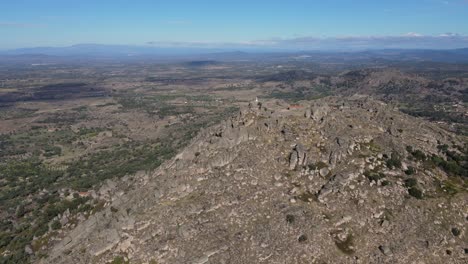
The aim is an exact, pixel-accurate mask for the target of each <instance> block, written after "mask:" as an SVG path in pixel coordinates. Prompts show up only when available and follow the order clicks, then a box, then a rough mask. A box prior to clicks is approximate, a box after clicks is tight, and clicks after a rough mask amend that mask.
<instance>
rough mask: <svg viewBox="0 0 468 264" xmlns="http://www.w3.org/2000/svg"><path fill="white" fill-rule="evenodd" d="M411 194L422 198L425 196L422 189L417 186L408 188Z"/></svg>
mask: <svg viewBox="0 0 468 264" xmlns="http://www.w3.org/2000/svg"><path fill="white" fill-rule="evenodd" d="M408 193H409V195H411V196H413V197H414V198H416V199H422V198H423V193H422V191H421V190H420V189H418V188H417V187H411V188H409V189H408Z"/></svg>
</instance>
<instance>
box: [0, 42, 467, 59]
mask: <svg viewBox="0 0 468 264" xmlns="http://www.w3.org/2000/svg"><path fill="white" fill-rule="evenodd" d="M0 59H1V60H0V63H2V62H4V63H8V62H18V63H22V62H25V63H49V62H50V63H53V62H63V61H67V60H70V59H73V61H76V60H78V61H84V60H113V59H118V60H142V59H150V60H152V59H158V60H177V59H179V60H181V59H182V60H187V59H188V60H194V59H196V60H220V61H237V60H278V59H282V60H284V59H286V60H290V59H296V60H314V61H317V62H345V61H361V60H363V61H368V60H392V61H413V62H414V61H416V62H417V61H433V62H446V63H468V48H464V49H451V50H418V49H384V50H366V51H349V52H344V51H292V50H291V51H284V50H243V51H233V50H228V49H221V48H182V47H175V48H169V47H152V46H125V45H101V44H79V45H73V46H68V47H34V48H21V49H14V50H7V51H0Z"/></svg>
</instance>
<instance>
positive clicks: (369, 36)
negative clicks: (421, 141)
mask: <svg viewBox="0 0 468 264" xmlns="http://www.w3.org/2000/svg"><path fill="white" fill-rule="evenodd" d="M466 36H468V0H445V1H444V0H405V1H402V0H391V1H387V0H327V1H313V0H308V1H306V0H289V1H275V0H269V1H264V0H237V1H229V0H218V1H213V0H187V1H181V0H170V1H169V0H168V1H158V0H153V1H149V0H133V1H125V0H112V1H108V0H0V49H11V48H18V47H35V46H68V45H73V44H79V43H100V44H124V45H128V44H130V45H156V46H207V45H209V46H223V45H224V46H275V47H296V48H308V47H311V48H314V47H316V48H320V47H326V46H330V45H332V46H333V45H335V46H336V47H341V46H346V43H348V42H347V41H349V40H352V43H354V44H353V45H355V44H356V43H358V44H357V45H358V46H359V45H362V46H363V47H364V46H366V45H368V46H370V47H372V45H374V46H376V47H377V45H383V44H386V41H387V40H391V41H392V43H394V44H392V45H394V46H398V45H399V44H398V41H399V40H400V38H401V44H400V46H402V47H406V46H408V47H413V46H414V47H419V46H421V47H425V45H428V46H435V47H436V48H437V47H438V46H440V48H447V47H450V48H451V47H461V46H467V47H468V38H467V37H466ZM442 38H445V39H443V40H441V39H442ZM375 39H377V40H378V41H377V42H378V43H377V42H376V41H375ZM414 40H417V41H414ZM363 41H364V42H363ZM374 42H375V43H374ZM298 43H300V44H298ZM336 43H340V44H339V45H338V44H336ZM382 43H383V44H382ZM465 44H466V45H465ZM314 45H315V46H314Z"/></svg>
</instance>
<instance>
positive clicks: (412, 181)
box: [405, 178, 418, 188]
mask: <svg viewBox="0 0 468 264" xmlns="http://www.w3.org/2000/svg"><path fill="white" fill-rule="evenodd" d="M417 184H418V181H417V180H416V179H414V178H409V179H406V180H405V186H406V187H407V188H412V187H415V186H416V185H417Z"/></svg>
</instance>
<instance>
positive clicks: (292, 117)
mask: <svg viewBox="0 0 468 264" xmlns="http://www.w3.org/2000/svg"><path fill="white" fill-rule="evenodd" d="M301 105H302V106H303V108H297V109H293V110H287V105H286V104H284V103H282V102H278V101H274V102H273V101H272V102H264V103H263V104H262V107H261V109H259V108H258V107H250V108H246V109H243V110H242V111H241V112H240V113H239V115H238V116H236V117H234V118H232V119H230V120H228V121H226V122H224V123H222V124H220V125H217V126H215V127H211V128H208V129H205V130H203V131H201V132H200V134H199V136H197V138H195V139H194V140H193V142H192V143H191V144H190V146H188V147H187V148H186V149H185V150H184V151H183V152H181V153H180V154H179V155H178V156H177V157H175V158H174V159H172V160H170V161H169V162H166V163H165V164H163V165H162V166H161V167H160V168H159V169H158V170H157V171H155V172H154V173H153V174H151V175H140V176H134V177H127V178H124V179H123V180H122V181H119V182H117V184H115V186H112V187H109V186H111V185H112V184H111V183H109V184H107V185H106V186H104V187H103V188H104V190H105V191H103V190H101V191H100V193H103V192H105V193H106V195H107V196H108V203H107V204H106V205H105V207H104V210H103V211H101V212H98V213H96V214H94V215H92V216H89V218H88V219H87V220H86V221H84V222H83V223H81V224H80V225H78V227H77V228H75V230H73V231H72V232H70V233H69V234H66V235H65V236H64V237H63V238H62V239H61V240H60V241H58V242H57V244H56V245H55V247H53V248H52V249H51V250H50V252H49V254H48V257H47V259H44V260H41V261H39V262H40V263H106V262H108V261H111V260H112V259H113V258H114V257H115V256H123V257H125V258H127V259H129V260H130V263H199V264H201V263H463V261H466V260H467V255H466V248H467V247H468V240H467V234H466V232H467V230H466V224H467V221H468V204H467V202H466V201H467V199H468V194H467V192H466V189H464V188H466V183H464V181H463V180H461V182H460V181H458V182H457V183H454V181H452V180H451V178H449V177H448V176H447V174H446V173H445V172H443V171H442V170H440V169H438V168H434V167H427V166H425V165H424V164H423V163H422V162H421V161H418V160H409V159H407V158H406V156H408V155H409V154H408V150H407V146H411V147H412V148H413V149H418V150H421V151H422V152H424V153H426V154H427V155H430V154H439V152H440V150H439V148H438V147H439V146H440V145H442V144H447V145H450V146H453V145H461V144H462V142H460V139H459V138H457V137H456V136H454V135H452V134H450V133H447V132H446V131H444V130H442V129H440V128H438V127H436V126H434V125H432V124H429V123H426V122H423V121H420V120H418V119H416V118H412V117H409V116H406V115H403V114H401V113H399V112H398V111H397V109H394V108H393V107H390V106H388V105H385V104H384V103H382V102H379V101H374V100H372V99H369V98H367V97H353V98H350V99H346V100H344V99H341V98H327V99H322V100H321V101H320V102H302V103H301ZM395 153H397V154H398V155H399V156H400V160H398V162H400V163H398V162H397V158H396V157H395V156H396V154H395ZM393 164H395V165H393ZM409 167H412V168H415V171H416V172H415V174H414V175H413V176H411V177H414V178H416V179H417V183H416V185H417V186H418V188H419V189H418V190H422V193H423V195H424V198H423V199H416V198H414V197H413V196H411V192H413V193H414V192H415V191H414V190H415V189H416V187H414V185H412V186H413V187H411V188H413V189H411V188H409V187H408V186H407V185H405V182H406V181H407V180H408V178H409V177H410V176H408V175H406V173H405V170H407V169H408V168H409ZM444 182H446V183H447V182H451V183H452V184H454V185H453V188H457V190H458V191H457V193H451V194H450V195H448V194H447V193H444V191H443V188H442V189H441V187H440V186H441V185H440V183H444ZM438 184H439V185H438ZM463 184H465V185H463ZM455 186H458V187H455ZM411 190H413V191H411ZM419 198H421V197H419ZM452 228H457V230H458V231H459V232H457V236H455V235H454V233H453V232H451V229H452ZM416 261H419V262H416Z"/></svg>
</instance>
